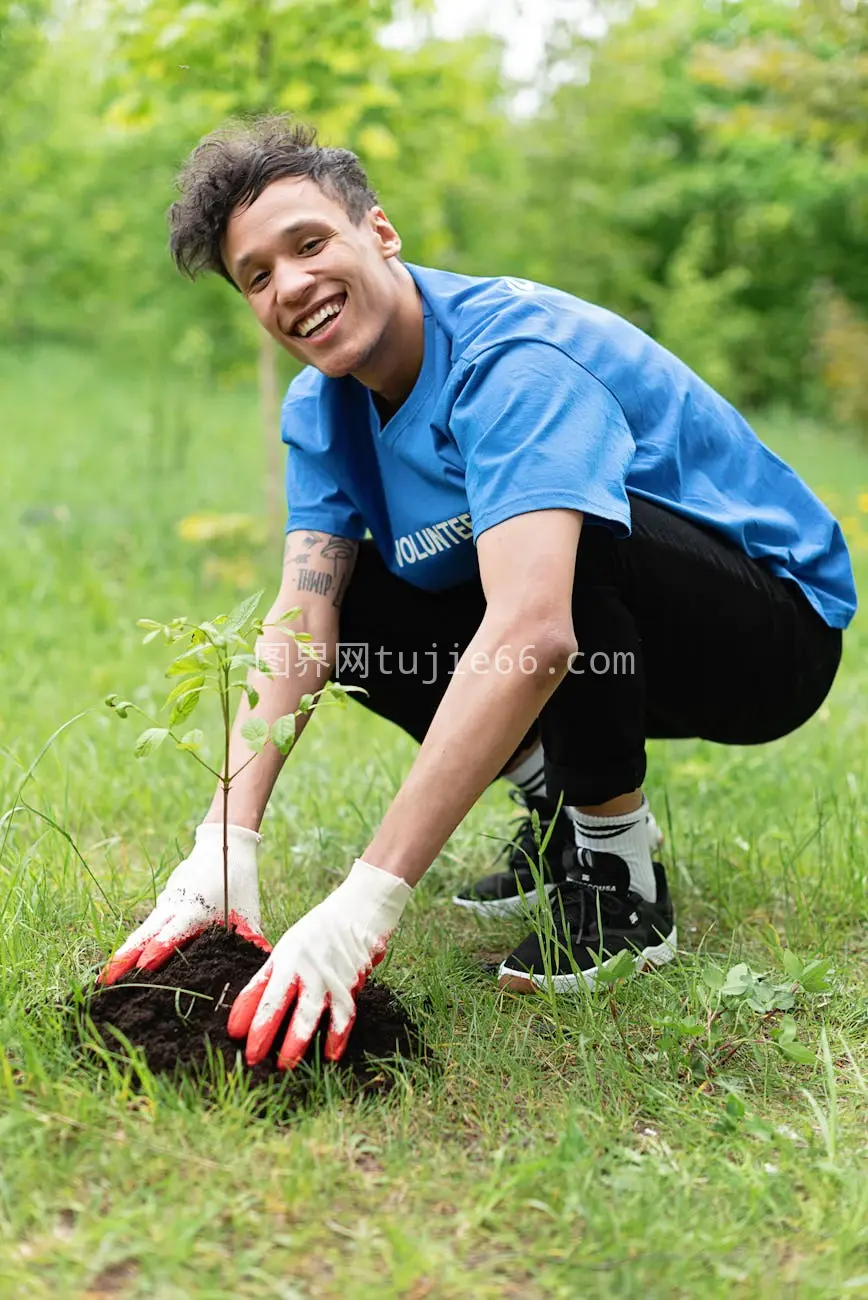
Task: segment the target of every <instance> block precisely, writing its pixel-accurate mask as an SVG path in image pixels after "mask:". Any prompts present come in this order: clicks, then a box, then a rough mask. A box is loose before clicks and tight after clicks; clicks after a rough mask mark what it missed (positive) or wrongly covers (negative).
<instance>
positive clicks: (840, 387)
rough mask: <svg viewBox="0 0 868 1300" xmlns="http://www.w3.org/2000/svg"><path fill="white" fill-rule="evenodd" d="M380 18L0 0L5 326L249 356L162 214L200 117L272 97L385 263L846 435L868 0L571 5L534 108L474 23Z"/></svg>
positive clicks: (370, 5)
mask: <svg viewBox="0 0 868 1300" xmlns="http://www.w3.org/2000/svg"><path fill="white" fill-rule="evenodd" d="M418 9H419V10H420V11H423V10H424V6H423V5H422V4H421V3H420V5H419V6H418ZM401 12H405V10H404V9H401V8H400V7H399V6H398V5H397V4H395V3H393V0H317V3H316V4H310V3H309V0H207V2H203V3H195V2H194V3H183V2H182V0H81V2H80V3H75V2H73V0H54V2H52V0H18V2H17V3H12V2H11V0H0V168H2V178H3V184H2V186H0V235H2V242H3V248H4V257H3V260H2V265H0V343H2V345H3V346H6V347H10V348H16V347H20V346H28V345H31V344H33V343H36V342H43V341H45V342H49V341H57V342H65V343H68V344H69V345H71V346H72V347H76V348H77V347H87V348H98V349H100V351H106V352H108V353H111V354H116V356H117V358H118V365H124V364H129V363H132V364H133V365H134V366H136V367H137V368H138V369H146V370H153V371H154V372H159V371H160V370H161V368H162V367H164V366H165V365H166V364H167V363H171V364H172V365H173V367H176V368H180V369H181V370H183V369H184V368H186V369H187V370H189V371H190V372H191V373H195V374H198V375H219V376H220V377H221V378H222V379H225V380H231V378H232V377H233V376H235V375H245V376H247V375H249V374H250V373H252V371H253V369H254V367H255V366H256V363H257V341H256V333H255V328H254V325H253V323H252V318H250V316H249V313H246V312H245V311H243V310H242V307H241V304H240V302H239V300H238V298H237V295H235V294H234V293H233V292H232V290H231V289H230V288H229V287H228V286H226V285H225V284H223V283H222V282H220V281H218V280H217V279H213V278H212V279H211V281H210V282H207V281H203V282H202V283H201V284H199V285H197V286H195V287H193V286H191V285H190V284H188V283H187V282H185V281H183V280H182V279H181V278H180V277H179V276H178V275H177V273H176V272H175V271H174V269H173V267H172V265H171V262H170V260H169V258H168V255H167V252H166V232H165V218H164V213H165V209H166V207H167V206H168V204H169V203H170V202H171V199H172V195H173V177H174V174H175V172H176V171H177V168H178V166H179V164H180V163H181V161H182V159H183V158H184V156H185V155H186V153H187V152H188V151H189V149H190V148H191V147H192V146H193V145H194V144H195V142H196V140H197V139H198V138H199V137H200V136H201V135H202V134H204V133H205V132H206V131H208V130H210V129H212V128H213V127H215V126H217V125H219V124H220V123H221V122H222V121H224V120H225V119H226V118H227V117H230V116H232V115H236V114H239V113H254V112H261V111H270V110H281V111H290V112H295V113H297V114H298V115H299V116H301V117H303V118H306V119H308V120H310V121H313V122H314V123H315V124H317V125H318V126H319V128H320V137H321V139H322V140H323V141H324V142H326V143H332V144H341V145H345V146H348V147H350V148H352V149H354V150H356V151H357V152H358V153H359V154H360V155H361V157H362V159H363V161H364V163H365V164H366V166H367V168H368V171H369V174H370V177H371V180H372V183H373V185H374V187H375V188H376V189H377V190H378V192H379V194H380V197H381V200H382V202H383V205H384V206H385V207H386V210H387V211H388V212H389V214H390V216H391V217H392V219H393V220H394V221H395V223H396V224H397V225H398V227H399V229H400V230H401V232H402V234H403V236H404V241H405V256H406V257H407V258H408V260H410V261H419V262H428V263H433V264H436V265H440V266H443V267H447V268H454V269H458V270H461V271H466V272H469V273H472V274H482V275H488V274H501V273H510V274H519V275H525V276H528V277H530V278H533V279H537V280H542V281H545V282H548V283H551V284H554V285H558V286H559V287H562V288H564V289H567V290H570V291H572V292H574V293H577V294H579V295H580V296H581V297H585V298H588V299H590V300H591V301H594V302H597V303H600V304H602V305H604V306H607V307H610V308H612V309H613V310H615V311H618V312H620V313H622V314H623V315H626V316H627V317H629V318H630V319H632V320H634V321H635V322H636V323H637V324H639V325H640V326H641V327H642V328H644V329H646V330H648V331H649V332H650V333H651V334H653V335H654V336H655V337H656V338H658V339H660V341H661V342H663V343H664V344H666V345H667V346H669V347H671V348H672V349H673V350H674V351H675V352H677V353H678V354H679V355H681V356H682V357H683V358H684V359H685V360H686V361H687V362H689V363H690V364H691V365H693V366H694V367H695V368H696V369H697V370H698V371H699V372H700V373H701V374H702V375H703V376H705V377H706V378H707V379H708V380H709V381H710V382H711V383H713V384H714V385H716V386H717V387H719V388H720V389H721V391H723V392H724V393H725V394H726V396H728V397H729V398H730V399H731V400H733V401H735V402H737V403H741V404H743V405H745V406H747V407H751V408H756V407H758V406H762V405H767V404H783V405H787V406H791V407H793V408H810V409H811V410H813V411H814V412H815V413H821V414H823V415H825V416H826V417H827V418H828V420H829V421H830V423H831V422H835V423H836V424H839V425H840V424H844V423H846V424H852V425H856V426H859V427H862V428H863V429H864V428H866V427H868V396H866V383H865V377H866V375H868V255H866V236H868V6H866V5H865V4H864V3H862V2H861V0H847V3H842V2H841V0H737V2H733V3H730V2H722V0H658V3H656V4H648V3H642V4H636V5H630V4H627V3H625V0H601V2H600V3H599V4H597V5H596V6H595V8H594V11H593V14H591V13H590V11H589V9H588V7H587V5H586V4H579V3H577V5H576V19H575V21H572V20H570V21H566V22H561V23H560V24H559V25H558V27H557V28H556V29H554V30H553V31H552V33H551V39H550V42H549V46H548V58H547V62H546V66H545V67H543V68H541V69H540V70H539V75H538V84H537V86H536V92H537V93H536V97H535V99H536V107H535V109H534V111H533V112H532V113H531V114H530V115H528V113H527V112H523V113H521V114H519V113H518V112H517V111H516V98H515V95H516V90H517V87H516V86H515V85H513V84H511V83H510V82H509V80H508V79H507V77H506V76H505V74H504V72H503V69H502V57H501V56H502V47H501V44H500V43H499V42H498V41H497V40H496V39H494V38H493V37H490V36H487V35H485V34H484V33H482V34H475V35H470V36H466V37H464V38H462V39H460V40H453V41H446V40H438V39H435V38H434V37H433V36H431V35H430V34H428V35H426V32H425V25H424V22H422V24H421V26H420V29H419V30H420V37H419V39H418V41H416V42H415V43H413V44H411V45H406V44H405V45H402V46H399V47H396V46H395V44H394V43H393V42H391V41H389V40H388V39H385V37H386V34H387V33H388V29H389V25H390V23H391V22H392V21H393V19H394V18H395V17H396V16H397V15H398V14H399V13H401ZM589 18H592V19H593V22H590V21H589Z"/></svg>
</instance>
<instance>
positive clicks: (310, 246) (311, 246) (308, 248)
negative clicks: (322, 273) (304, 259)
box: [301, 239, 323, 253]
mask: <svg viewBox="0 0 868 1300" xmlns="http://www.w3.org/2000/svg"><path fill="white" fill-rule="evenodd" d="M322 242H323V241H322V240H321V239H306V240H305V241H304V243H303V244H302V246H301V251H302V252H303V253H312V252H314V251H315V250H316V249H317V248H319V246H320V244H321V243H322Z"/></svg>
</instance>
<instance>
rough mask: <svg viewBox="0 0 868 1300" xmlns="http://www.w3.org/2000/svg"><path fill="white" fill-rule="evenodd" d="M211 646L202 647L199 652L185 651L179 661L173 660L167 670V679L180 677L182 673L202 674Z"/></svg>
mask: <svg viewBox="0 0 868 1300" xmlns="http://www.w3.org/2000/svg"><path fill="white" fill-rule="evenodd" d="M209 650H210V646H208V647H200V648H199V649H198V650H194V651H192V653H191V652H190V651H189V650H185V651H184V653H183V654H182V655H178V658H177V659H173V660H172V662H171V663H170V664H169V667H168V668H167V669H166V676H167V677H180V676H181V674H182V673H201V672H202V670H203V668H204V667H205V664H206V656H207V654H208V651H209Z"/></svg>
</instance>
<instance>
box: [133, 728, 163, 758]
mask: <svg viewBox="0 0 868 1300" xmlns="http://www.w3.org/2000/svg"><path fill="white" fill-rule="evenodd" d="M168 734H169V728H168V727H148V729H147V731H143V732H142V734H141V735H140V736H139V737H138V739H137V740H136V743H135V745H134V746H133V753H134V754H135V756H136V758H147V756H148V754H153V752H154V750H155V749H159V748H160V746H161V745H162V743H163V741H164V740H165V739H166V737H167V736H168Z"/></svg>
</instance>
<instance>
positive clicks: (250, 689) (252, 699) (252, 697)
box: [240, 682, 259, 709]
mask: <svg viewBox="0 0 868 1300" xmlns="http://www.w3.org/2000/svg"><path fill="white" fill-rule="evenodd" d="M240 686H241V689H242V691H243V692H244V694H245V695H246V696H247V703H248V704H249V705H250V707H251V709H255V708H256V706H257V704H258V703H259V691H258V690H257V689H256V687H255V686H251V685H250V684H249V683H248V682H241V683H240Z"/></svg>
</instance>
